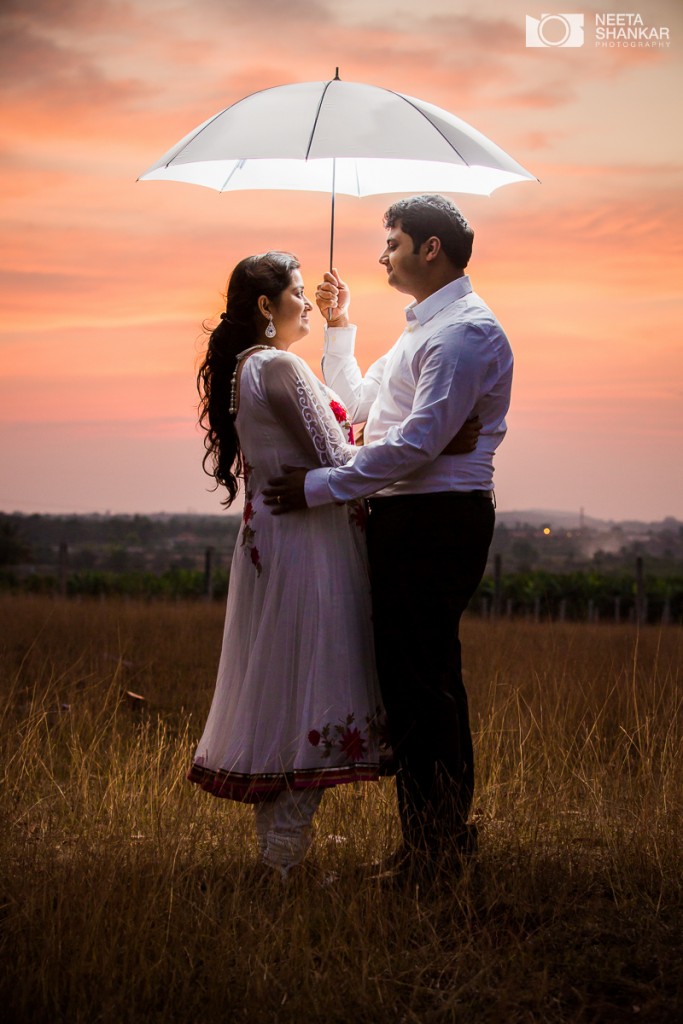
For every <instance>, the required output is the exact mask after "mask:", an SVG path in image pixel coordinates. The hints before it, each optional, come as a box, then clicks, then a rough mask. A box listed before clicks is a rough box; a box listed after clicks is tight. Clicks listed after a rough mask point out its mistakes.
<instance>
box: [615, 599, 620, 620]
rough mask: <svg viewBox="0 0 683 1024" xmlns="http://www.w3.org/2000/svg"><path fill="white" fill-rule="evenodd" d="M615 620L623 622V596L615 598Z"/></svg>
mask: <svg viewBox="0 0 683 1024" xmlns="http://www.w3.org/2000/svg"><path fill="white" fill-rule="evenodd" d="M614 621H615V622H621V598H620V597H618V596H617V597H615V598H614Z"/></svg>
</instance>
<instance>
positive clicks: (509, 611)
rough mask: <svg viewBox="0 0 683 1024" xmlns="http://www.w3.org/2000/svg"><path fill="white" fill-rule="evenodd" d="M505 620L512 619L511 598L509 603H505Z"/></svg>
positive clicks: (508, 600)
mask: <svg viewBox="0 0 683 1024" xmlns="http://www.w3.org/2000/svg"><path fill="white" fill-rule="evenodd" d="M505 618H506V619H511V618H512V598H511V597H508V599H507V601H506V602H505Z"/></svg>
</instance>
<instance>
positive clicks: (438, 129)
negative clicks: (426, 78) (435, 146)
mask: <svg viewBox="0 0 683 1024" xmlns="http://www.w3.org/2000/svg"><path fill="white" fill-rule="evenodd" d="M387 92H390V93H391V95H392V96H398V98H399V99H400V100H404V101H405V102H406V103H407V104H408V106H409V107H412V108H413V110H415V111H417V113H418V114H419V115H420V116H421V117H424V119H425V121H429V123H430V124H431V126H432V128H433V129H434V130H435V131H437V132H438V133H439V135H440V136H441V138H442V139H443V140H444V142H445V143H447V145H449V146H450V147H451V149H452V150H453V152H454V153H457V154H458V156H459V157H460V159H461V160H462V162H463V163H464V165H465V167H469V166H470V164H469V163H468V161H467V160H465V157H464V156H463V155H462V153H461V152H460V150H459V149H458V148H457V147H456V146H454V145H453V143H452V142H451V141H450V139H448V138H446V136H445V135H444V133H443V132H442V131H441V129H440V128H439V126H438V125H436V124H434V122H433V121H432V119H431V117H429V115H428V114H425V112H424V110H420V108H419V107H416V106H415V104H414V103H411V101H410V100H409V99H408V97H407V96H404V95H403V93H401V92H394V90H393V89H387Z"/></svg>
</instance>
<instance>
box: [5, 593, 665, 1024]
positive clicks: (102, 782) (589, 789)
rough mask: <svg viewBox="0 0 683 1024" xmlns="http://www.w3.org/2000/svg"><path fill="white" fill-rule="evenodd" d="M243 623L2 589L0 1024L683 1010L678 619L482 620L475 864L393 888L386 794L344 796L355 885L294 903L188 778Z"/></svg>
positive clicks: (510, 1019) (240, 814)
mask: <svg viewBox="0 0 683 1024" xmlns="http://www.w3.org/2000/svg"><path fill="white" fill-rule="evenodd" d="M222 618H223V611H222V608H220V607H217V606H206V605H201V604H192V605H190V604H186V605H161V604H156V605H152V604H142V603H132V602H131V603H117V604H115V603H105V604H99V603H93V604H88V603H64V602H52V601H49V600H44V599H28V598H15V599H9V598H7V599H4V600H2V601H0V622H1V624H2V626H1V633H0V635H1V636H2V640H1V641H0V648H1V663H0V673H1V679H2V710H1V713H0V720H1V727H0V737H1V739H0V742H1V743H2V766H3V786H2V796H1V798H0V799H1V806H2V815H3V827H2V831H1V837H0V845H1V849H2V858H1V860H2V875H1V880H0V898H1V909H0V915H1V917H0V920H1V924H2V931H1V934H2V960H3V969H2V976H1V978H0V999H1V1000H2V1002H1V1003H0V1006H2V1007H3V1009H4V1019H6V1020H8V1021H21V1022H42V1021H65V1022H69V1024H95V1022H107V1024H108V1022H112V1024H113V1022H116V1024H119V1022H128V1021H130V1022H138V1021H145V1022H149V1024H153V1022H157V1021H158V1022H161V1021H163V1022H166V1021H177V1022H183V1024H195V1022H196V1024H200V1022H201V1024H213V1022H221V1024H222V1022H232V1021H257V1022H258V1021H263V1022H271V1021H273V1022H274V1021H279V1022H286V1021H295V1020H296V1021H298V1020H306V1021H312V1022H317V1021H330V1022H336V1021H344V1022H349V1021H353V1022H359V1024H365V1022H368V1024H370V1022H372V1024H377V1022H385V1021H386V1022H391V1024H399V1022H406V1024H418V1022H419V1024H432V1022H435V1024H436V1022H447V1021H448V1022H457V1021H461V1020H462V1021H465V1020H466V1021H468V1022H476V1024H482V1022H483V1024H486V1022H502V1024H516V1022H531V1021H543V1022H546V1021H548V1022H564V1021H567V1022H570V1021H571V1022H573V1024H574V1022H596V1024H597V1022H609V1024H614V1022H621V1021H627V1020H628V1021H631V1020H637V1021H649V1022H653V1024H654V1022H656V1024H667V1022H670V1021H671V1022H673V1021H678V1020H680V1014H681V1009H682V1006H681V993H682V988H683V984H682V981H683V979H682V967H681V956H682V953H681V931H682V929H681V924H682V914H681V902H682V901H681V889H682V885H681V863H680V858H679V847H678V843H679V836H680V831H681V793H682V788H681V784H682V782H683V771H682V763H683V762H682V757H681V668H680V666H681V647H682V637H683V633H682V631H681V630H680V629H676V628H668V629H664V630H657V629H652V628H649V629H643V630H641V631H640V633H637V632H636V631H635V629H634V628H632V627H627V626H621V627H612V626H606V625H605V626H592V627H591V626H585V625H534V624H531V623H529V624H523V623H507V622H505V623H495V624H492V623H485V622H478V621H475V620H471V621H468V622H467V623H466V624H465V630H464V634H465V645H464V646H465V652H464V657H465V664H466V667H467V681H468V688H469V692H470V698H471V711H472V718H473V723H474V727H475V731H476V744H477V757H478V783H477V794H476V813H477V816H478V820H479V826H480V836H481V852H480V855H479V858H478V860H477V863H476V865H475V866H474V867H473V868H472V869H471V870H470V871H469V873H468V874H467V876H466V877H465V878H464V879H463V880H461V881H459V882H455V881H454V882H452V883H451V884H443V885H441V886H440V887H439V888H438V889H435V890H433V891H431V892H429V893H420V892H412V893H404V894H397V893H392V892H388V891H385V890H384V889H381V888H379V887H378V886H377V885H376V884H375V883H373V882H371V881H369V880H368V879H367V878H366V877H365V876H364V874H363V872H362V870H361V867H362V865H363V864H364V863H365V862H367V861H369V860H373V859H376V858H378V857H379V856H380V855H382V854H384V853H386V852H388V851H389V850H390V849H391V848H392V846H393V845H394V844H395V843H396V842H397V840H398V828H397V822H396V814H395V806H394V797H393V790H392V784H391V782H389V781H386V782H385V783H382V784H381V785H368V786H360V787H355V786H342V787H339V788H338V789H337V790H336V791H332V792H330V793H328V794H327V795H326V797H325V800H324V801H323V805H322V809H321V813H320V815H319V818H318V822H317V833H316V839H315V843H314V848H313V851H312V857H313V859H314V860H315V861H317V862H318V863H319V864H320V865H321V867H322V868H323V869H324V870H326V871H328V872H329V873H330V874H331V873H336V875H337V876H338V877H337V878H336V880H333V881H332V882H331V883H330V884H329V885H327V886H325V887H318V886H316V885H315V884H314V883H312V882H306V881H304V882H303V883H301V884H300V885H298V886H292V887H289V888H287V889H283V888H281V887H277V886H259V885H258V884H257V883H256V881H255V879H254V877H253V876H252V867H253V864H254V862H255V860H256V851H255V842H254V837H253V834H252V829H251V816H250V810H249V808H246V807H242V806H239V805H237V804H233V803H230V802H227V801H217V800H215V799H213V798H211V797H209V796H208V795H206V794H204V793H202V792H201V791H199V790H197V789H196V787H193V786H191V785H190V784H189V783H186V782H185V780H184V775H185V771H186V769H187V766H188V763H189V759H190V755H191V752H192V749H193V743H194V742H195V741H196V739H197V738H198V735H199V732H200V731H201V727H202V725H203V719H204V716H205V714H206V711H207V709H208V703H209V701H210V697H211V693H212V689H213V680H214V672H215V668H216V663H217V658H218V652H219V648H220V639H221V630H222ZM126 691H133V692H136V693H139V694H141V695H143V696H144V697H145V698H146V701H145V702H144V703H142V702H139V701H133V700H131V699H130V698H127V697H126V696H125V694H126Z"/></svg>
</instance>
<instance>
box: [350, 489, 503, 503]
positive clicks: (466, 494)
mask: <svg viewBox="0 0 683 1024" xmlns="http://www.w3.org/2000/svg"><path fill="white" fill-rule="evenodd" d="M430 497H439V498H485V499H486V500H487V501H492V502H493V504H494V505H495V504H496V494H495V491H424V492H423V493H421V494H387V495H384V496H377V495H375V496H373V497H372V498H368V505H370V506H372V505H373V504H374V503H375V502H380V501H397V500H399V499H400V500H403V499H408V500H412V501H416V500H418V499H424V498H430Z"/></svg>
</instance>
